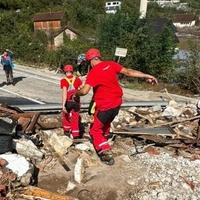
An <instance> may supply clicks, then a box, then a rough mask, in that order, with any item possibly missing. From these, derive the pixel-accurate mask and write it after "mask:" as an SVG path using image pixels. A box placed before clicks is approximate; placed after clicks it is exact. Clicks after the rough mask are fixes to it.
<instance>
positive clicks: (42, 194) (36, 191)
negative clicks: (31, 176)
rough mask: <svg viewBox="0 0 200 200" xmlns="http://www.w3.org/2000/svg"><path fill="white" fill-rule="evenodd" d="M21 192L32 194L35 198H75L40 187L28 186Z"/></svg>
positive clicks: (60, 199)
mask: <svg viewBox="0 0 200 200" xmlns="http://www.w3.org/2000/svg"><path fill="white" fill-rule="evenodd" d="M20 194H22V195H25V196H31V197H34V199H35V198H43V199H47V200H73V199H74V198H72V197H70V196H66V195H60V194H58V193H53V192H49V191H47V190H44V189H41V188H38V187H33V186H30V187H27V188H25V189H23V190H21V191H20Z"/></svg>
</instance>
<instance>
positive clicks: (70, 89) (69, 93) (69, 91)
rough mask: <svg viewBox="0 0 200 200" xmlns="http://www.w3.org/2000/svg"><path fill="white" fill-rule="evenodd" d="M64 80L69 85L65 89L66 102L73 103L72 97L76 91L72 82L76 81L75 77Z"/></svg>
mask: <svg viewBox="0 0 200 200" xmlns="http://www.w3.org/2000/svg"><path fill="white" fill-rule="evenodd" d="M65 80H66V81H67V82H68V84H69V87H68V88H67V101H74V100H73V98H72V97H73V95H74V94H75V92H76V89H75V87H74V82H75V80H76V77H75V76H73V78H67V77H65Z"/></svg>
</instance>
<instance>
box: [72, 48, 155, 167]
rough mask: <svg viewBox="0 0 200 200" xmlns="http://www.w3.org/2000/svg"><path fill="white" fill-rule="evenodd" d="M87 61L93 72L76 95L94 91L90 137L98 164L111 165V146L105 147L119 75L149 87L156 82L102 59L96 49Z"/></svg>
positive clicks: (117, 105) (118, 96)
mask: <svg viewBox="0 0 200 200" xmlns="http://www.w3.org/2000/svg"><path fill="white" fill-rule="evenodd" d="M86 60H87V61H89V62H90V65H91V67H92V69H91V70H90V72H89V73H88V75H87V78H86V82H85V84H84V86H83V87H82V88H81V89H80V90H78V91H77V92H76V94H75V95H76V96H82V95H86V94H88V92H89V91H90V89H91V87H92V88H93V101H94V102H95V104H96V106H95V113H94V121H93V124H92V125H91V128H90V136H91V138H92V142H93V145H94V148H95V150H96V152H97V154H98V156H99V157H100V159H101V161H103V162H104V163H106V164H108V165H112V164H114V158H113V155H112V152H111V151H110V150H111V146H110V145H109V144H108V136H109V133H110V124H111V122H112V121H113V120H114V118H115V116H116V115H117V114H118V112H119V109H120V105H121V104H122V95H123V92H122V89H121V87H120V85H119V81H118V75H119V74H120V73H121V74H124V75H126V76H129V77H137V78H144V79H146V81H147V82H149V83H151V84H157V79H156V78H155V77H154V76H151V75H149V74H145V73H142V72H140V71H137V70H132V69H127V68H125V67H123V66H122V65H120V64H118V63H116V62H114V61H103V60H101V54H100V51H99V50H98V49H94V48H92V49H89V50H88V51H87V53H86Z"/></svg>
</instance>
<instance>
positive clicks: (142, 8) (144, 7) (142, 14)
mask: <svg viewBox="0 0 200 200" xmlns="http://www.w3.org/2000/svg"><path fill="white" fill-rule="evenodd" d="M147 4H148V2H147V0H140V19H143V18H146V13H147Z"/></svg>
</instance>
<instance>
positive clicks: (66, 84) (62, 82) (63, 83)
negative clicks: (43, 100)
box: [60, 78, 69, 89]
mask: <svg viewBox="0 0 200 200" xmlns="http://www.w3.org/2000/svg"><path fill="white" fill-rule="evenodd" d="M68 86H69V84H68V82H67V81H66V80H65V79H64V78H63V79H62V80H61V81H60V88H61V89H63V87H66V88H68Z"/></svg>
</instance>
